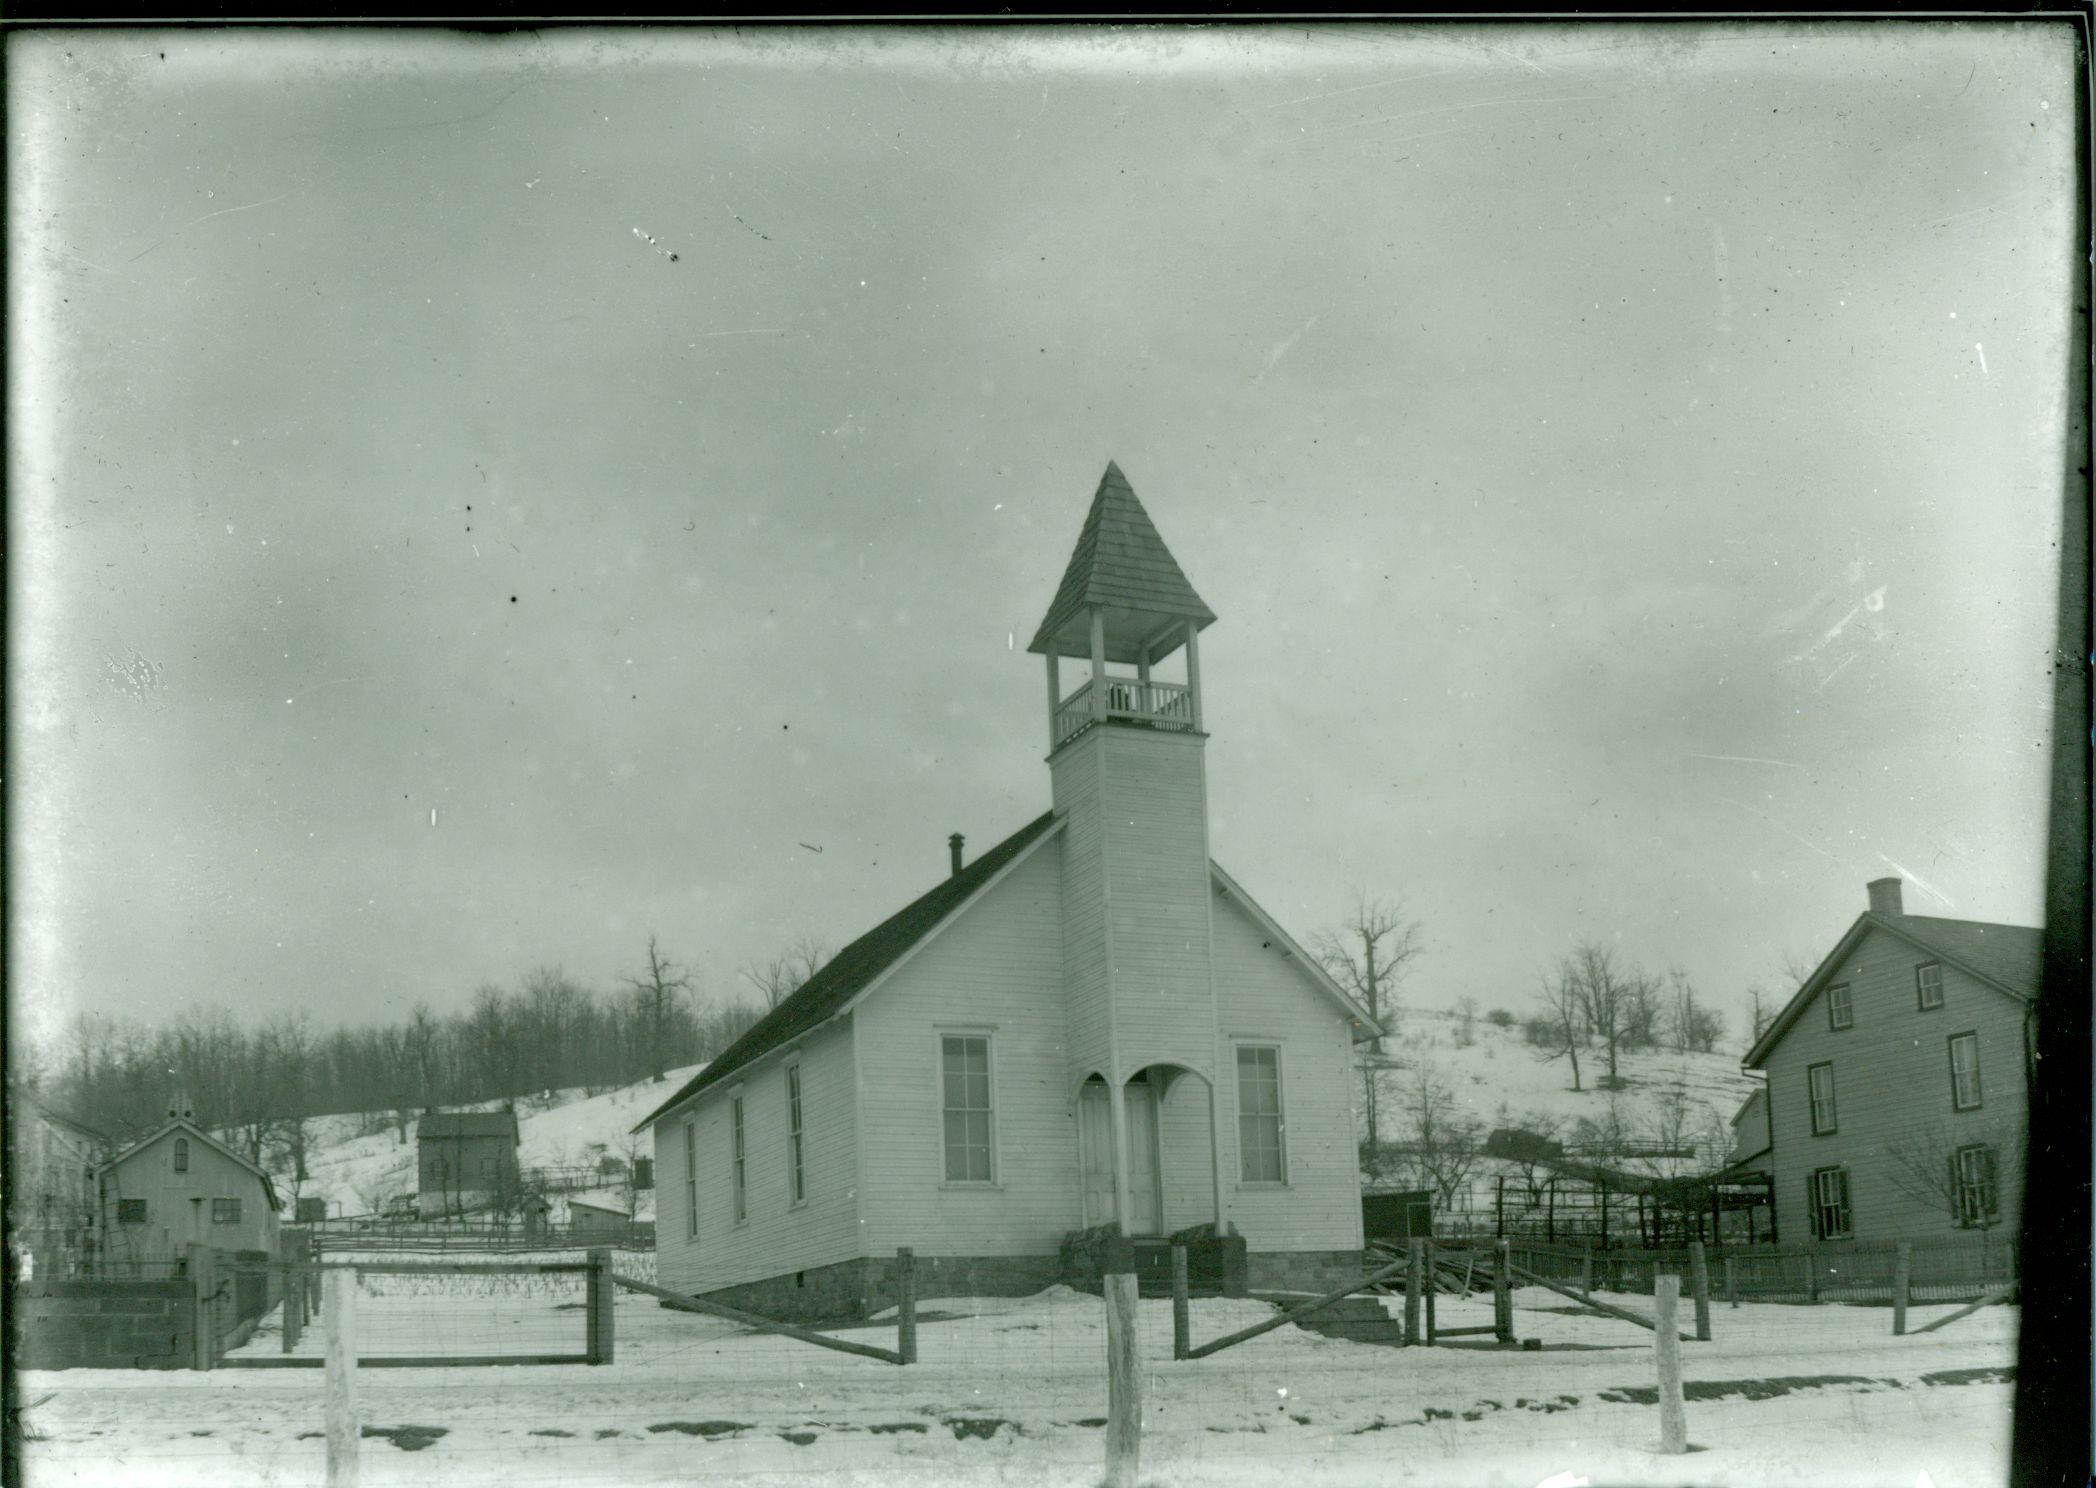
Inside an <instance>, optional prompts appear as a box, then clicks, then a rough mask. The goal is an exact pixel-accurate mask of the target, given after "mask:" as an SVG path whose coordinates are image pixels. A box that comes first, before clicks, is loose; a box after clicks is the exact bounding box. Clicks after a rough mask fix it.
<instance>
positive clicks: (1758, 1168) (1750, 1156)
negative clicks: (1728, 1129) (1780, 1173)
mask: <svg viewBox="0 0 2096 1488" xmlns="http://www.w3.org/2000/svg"><path fill="white" fill-rule="evenodd" d="M1768 1151H1769V1117H1768V1088H1767V1087H1766V1086H1762V1087H1760V1088H1758V1089H1756V1090H1755V1091H1753V1092H1752V1093H1751V1094H1750V1095H1748V1097H1747V1098H1746V1099H1745V1100H1744V1101H1742V1102H1740V1107H1739V1110H1738V1111H1736V1112H1734V1113H1733V1116H1732V1150H1731V1151H1730V1152H1729V1153H1727V1154H1726V1156H1725V1169H1724V1173H1723V1176H1724V1177H1726V1178H1745V1177H1747V1176H1749V1175H1751V1174H1755V1173H1764V1174H1765V1173H1767V1172H1768V1170H1769V1162H1768Z"/></svg>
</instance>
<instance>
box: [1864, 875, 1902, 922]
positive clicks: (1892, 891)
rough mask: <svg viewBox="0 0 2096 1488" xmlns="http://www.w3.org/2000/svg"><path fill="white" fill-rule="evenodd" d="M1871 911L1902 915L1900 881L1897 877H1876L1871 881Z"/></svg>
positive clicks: (1877, 913) (1879, 913) (1880, 913)
mask: <svg viewBox="0 0 2096 1488" xmlns="http://www.w3.org/2000/svg"><path fill="white" fill-rule="evenodd" d="M1870 912H1871V913H1872V914H1875V915H1900V914H1905V913H1906V911H1905V910H1904V909H1902V908H1900V881H1899V880H1898V879H1896V878H1874V879H1872V880H1871V881H1870Z"/></svg>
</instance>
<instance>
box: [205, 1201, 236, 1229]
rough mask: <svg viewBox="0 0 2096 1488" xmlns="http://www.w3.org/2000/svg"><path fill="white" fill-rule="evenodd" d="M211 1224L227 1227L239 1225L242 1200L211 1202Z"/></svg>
mask: <svg viewBox="0 0 2096 1488" xmlns="http://www.w3.org/2000/svg"><path fill="white" fill-rule="evenodd" d="M211 1222H212V1223H213V1224H225V1225H232V1224H239V1223H240V1200H238V1199H213V1200H212V1201H211Z"/></svg>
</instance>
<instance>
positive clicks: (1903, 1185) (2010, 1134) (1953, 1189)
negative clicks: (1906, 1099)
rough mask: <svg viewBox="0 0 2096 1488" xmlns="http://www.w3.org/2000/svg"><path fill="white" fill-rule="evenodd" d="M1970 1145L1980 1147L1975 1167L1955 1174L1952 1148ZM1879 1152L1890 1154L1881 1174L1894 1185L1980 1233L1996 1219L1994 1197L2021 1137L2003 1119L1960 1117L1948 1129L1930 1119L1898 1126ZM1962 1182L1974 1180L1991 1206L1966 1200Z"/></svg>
mask: <svg viewBox="0 0 2096 1488" xmlns="http://www.w3.org/2000/svg"><path fill="white" fill-rule="evenodd" d="M1970 1147H1979V1148H1983V1149H1984V1150H1985V1155H1984V1157H1983V1158H1982V1159H1980V1160H1978V1161H1977V1162H1976V1163H1975V1166H1977V1167H1978V1168H1979V1169H1980V1171H1979V1172H1977V1173H1972V1174H1965V1175H1961V1174H1960V1172H1959V1170H1958V1153H1959V1152H1960V1150H1962V1149H1965V1148H1970ZM1885 1155H1886V1156H1887V1157H1888V1158H1889V1159H1891V1161H1890V1162H1889V1163H1887V1165H1886V1176H1887V1177H1888V1178H1889V1179H1890V1180H1891V1183H1892V1186H1893V1187H1894V1188H1896V1189H1898V1190H1899V1191H1900V1192H1901V1193H1902V1194H1905V1195H1906V1196H1907V1197H1908V1198H1910V1199H1912V1200H1913V1201H1914V1202H1915V1203H1917V1204H1921V1205H1923V1206H1925V1207H1926V1208H1930V1209H1934V1210H1937V1211H1939V1212H1941V1213H1943V1214H1947V1215H1949V1216H1950V1217H1951V1219H1953V1220H1954V1221H1956V1222H1957V1223H1958V1224H1959V1225H1960V1226H1962V1227H1965V1228H1968V1229H1976V1230H1979V1231H1981V1232H1983V1233H1984V1232H1985V1231H1987V1230H1991V1229H1993V1228H1994V1227H1995V1226H1996V1225H1998V1224H2000V1223H2001V1220H2002V1213H2001V1205H2000V1202H1999V1197H1998V1196H1999V1193H2000V1191H2001V1188H2002V1187H2003V1186H2005V1185H2006V1184H2007V1183H2008V1180H2009V1178H2010V1176H2011V1175H2012V1173H2013V1172H2014V1171H2016V1170H2017V1165H2018V1164H2020V1162H2021V1160H2022V1156H2023V1153H2022V1136H2021V1134H2020V1132H2018V1131H2017V1130H2016V1129H2015V1127H2013V1126H2012V1125H2010V1124H2008V1123H2005V1122H1991V1123H1987V1124H1983V1125H1982V1124H1970V1123H1964V1122H1961V1123H1959V1125H1958V1126H1957V1128H1956V1129H1955V1130H1953V1129H1951V1128H1950V1127H1947V1126H1945V1125H1944V1124H1943V1123H1942V1122H1941V1121H1933V1122H1929V1123H1928V1124H1926V1125H1910V1126H1908V1127H1906V1128H1904V1129H1903V1130H1902V1131H1901V1133H1900V1135H1899V1136H1897V1137H1895V1138H1893V1139H1892V1141H1890V1142H1888V1143H1886V1145H1885ZM1968 1182H1974V1183H1976V1184H1977V1186H1978V1187H1979V1188H1980V1189H1981V1190H1982V1191H1983V1193H1984V1195H1985V1198H1993V1199H1994V1200H1995V1202H1994V1205H1993V1208H1992V1210H1991V1211H1990V1210H1989V1208H1988V1207H1987V1204H1986V1202H1985V1198H1983V1199H1982V1202H1980V1203H1979V1204H1978V1205H1968V1202H1967V1193H1966V1190H1967V1186H1968Z"/></svg>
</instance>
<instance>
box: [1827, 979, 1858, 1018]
mask: <svg viewBox="0 0 2096 1488" xmlns="http://www.w3.org/2000/svg"><path fill="white" fill-rule="evenodd" d="M1827 1026H1828V1027H1829V1028H1854V1027H1855V1026H1856V1000H1855V998H1853V997H1851V996H1850V995H1849V984H1848V983H1847V982H1836V983H1835V984H1834V985H1833V986H1831V987H1829V988H1828V989H1827Z"/></svg>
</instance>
